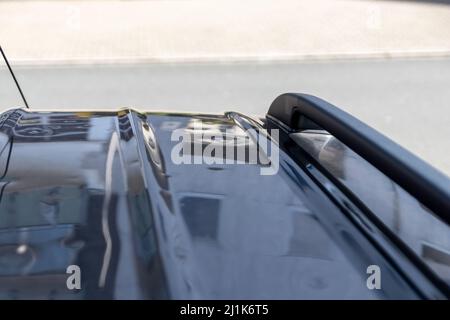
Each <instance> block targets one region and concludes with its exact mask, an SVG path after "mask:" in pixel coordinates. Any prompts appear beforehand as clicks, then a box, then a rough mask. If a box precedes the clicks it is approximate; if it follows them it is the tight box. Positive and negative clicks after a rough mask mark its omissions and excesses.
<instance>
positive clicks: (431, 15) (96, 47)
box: [0, 0, 450, 175]
mask: <svg viewBox="0 0 450 320" xmlns="http://www.w3.org/2000/svg"><path fill="white" fill-rule="evenodd" d="M0 44H1V45H2V47H3V49H4V51H5V52H6V54H7V55H8V57H9V60H10V62H11V64H12V65H13V68H14V70H15V72H16V75H17V77H18V80H19V82H20V83H21V86H22V89H23V91H24V93H25V96H26V97H27V100H28V103H29V104H30V105H31V107H32V108H34V109H40V108H45V109H49V108H51V109H74V108H80V109H86V108H95V109H110V108H120V107H134V108H137V109H142V110H170V111H199V112H213V113H221V112H223V111H227V110H234V111H240V112H243V113H246V114H250V115H261V116H262V115H264V114H265V113H266V111H267V110H268V108H269V105H270V103H271V102H272V101H273V99H274V98H275V97H276V96H277V95H279V94H281V93H284V92H302V93H309V94H313V95H316V96H319V97H321V98H323V99H325V100H328V101H329V102H331V103H333V104H335V105H337V106H339V107H341V108H342V109H344V110H346V111H347V112H349V113H351V114H353V115H354V116H356V117H358V118H360V119H361V120H363V121H364V122H366V123H368V124H369V125H371V126H372V127H374V128H376V129H377V130H379V131H381V132H382V133H384V134H385V135H387V136H388V137H390V138H391V139H393V140H394V141H396V142H398V143H399V144H401V145H403V146H404V147H406V148H407V149H409V150H411V151H412V152H414V153H415V154H417V155H418V156H420V157H421V158H423V159H424V160H426V161H428V162H430V163H431V164H433V165H434V166H435V167H437V168H438V169H440V170H441V171H442V172H444V173H446V174H447V175H450V1H444V0H442V1H374V0H314V1H300V0H295V1H294V0H240V1H234V0H227V1H222V0H208V1H206V0H166V1H163V0H151V1H150V0H149V1H145V0H139V1H138V0H135V1H132V0H128V1H126V0H123V1H118V0H116V1H114V0H97V1H90V0H89V1H88V0H59V1H56V0H53V1H38V0H27V1H25V0H15V1H4V0H0ZM22 105H23V103H22V101H21V100H20V96H19V94H18V92H17V90H16V88H15V86H14V83H13V81H12V79H11V78H10V75H9V73H8V71H7V69H6V67H5V65H4V63H3V61H1V63H0V111H2V110H5V109H8V108H12V107H16V106H22Z"/></svg>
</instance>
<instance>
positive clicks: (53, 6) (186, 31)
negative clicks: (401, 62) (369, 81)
mask: <svg viewBox="0 0 450 320" xmlns="http://www.w3.org/2000/svg"><path fill="white" fill-rule="evenodd" d="M0 39H1V44H2V45H3V47H4V49H5V50H6V51H7V53H8V55H9V57H10V59H11V61H13V62H14V63H16V64H44V65H47V64H58V63H59V64H79V63H99V62H101V63H118V62H125V63H129V62H132V63H135V62H137V61H139V62H146V63H148V62H152V63H153V62H174V61H184V62H186V61H189V62H197V61H255V60H256V61H261V60H264V61H266V60H270V61H273V60H282V61H285V60H305V59H306V60H309V59H334V58H341V57H344V58H349V57H350V58H355V57H405V56H407V57H411V56H413V57H417V56H420V57H422V56H449V55H450V6H449V5H448V4H445V2H444V3H442V1H438V2H436V1H371V0H314V1H302V0H278V1H273V0H246V1H242V0H226V1H223V0H215V1H211V0H178V1H177V0H172V1H161V0H153V1H114V0H110V1H104V0H103V1H86V0H73V1H69V0H62V1H0Z"/></svg>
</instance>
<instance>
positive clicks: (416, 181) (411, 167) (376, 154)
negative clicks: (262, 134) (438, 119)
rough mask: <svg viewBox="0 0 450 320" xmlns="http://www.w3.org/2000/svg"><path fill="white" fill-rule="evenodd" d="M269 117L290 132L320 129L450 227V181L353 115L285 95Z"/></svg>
mask: <svg viewBox="0 0 450 320" xmlns="http://www.w3.org/2000/svg"><path fill="white" fill-rule="evenodd" d="M266 117H267V120H268V121H271V120H272V122H273V120H274V119H275V123H276V124H280V122H281V124H282V125H281V126H282V127H284V129H285V130H288V131H290V132H295V131H301V130H306V129H317V125H318V126H320V128H322V129H323V130H326V131H328V132H329V133H330V134H332V135H333V136H335V137H336V138H337V139H339V140H340V141H341V142H343V143H344V144H346V145H347V146H348V147H349V148H351V149H352V150H353V151H355V152H356V153H357V154H359V155H360V156H361V157H363V158H364V159H365V160H367V161H368V162H370V163H371V164H372V165H373V166H374V167H376V168H377V169H378V170H380V171H381V172H383V173H384V174H385V175H386V176H387V177H389V178H390V179H392V180H393V181H394V182H396V183H397V184H398V185H399V186H401V187H402V188H403V189H404V190H406V191H407V192H409V193H410V194H411V195H412V196H413V197H415V198H416V199H417V200H418V201H419V202H421V203H422V204H423V205H425V206H426V207H427V208H428V209H430V210H431V211H432V212H433V213H434V214H435V215H436V216H438V217H440V218H441V219H442V220H444V221H445V222H446V223H448V224H450V179H449V178H448V177H447V176H445V175H444V174H442V173H441V172H439V171H438V170H436V169H434V168H433V167H431V166H430V165H429V164H427V163H425V162H424V161H423V160H421V159H419V158H418V157H417V156H415V155H413V154H412V153H410V152H409V151H407V150H405V149H404V148H402V147H401V146H399V145H398V144H396V143H394V142H393V141H392V140H390V139H388V138H387V137H385V136H384V135H382V134H381V133H379V132H378V131H376V130H374V129H373V128H371V127H369V126H368V125H366V124H364V123H363V122H361V121H359V120H358V119H356V118H354V117H353V116H351V115H350V114H348V113H346V112H344V111H342V110H341V109H339V108H337V107H335V106H333V105H332V104H330V103H328V102H326V101H324V100H322V99H319V98H317V97H315V96H311V95H307V94H300V93H285V94H282V95H280V96H278V97H277V98H276V99H275V100H274V101H273V102H272V104H271V106H270V108H269V112H268V113H267V116H266ZM311 121H312V122H311Z"/></svg>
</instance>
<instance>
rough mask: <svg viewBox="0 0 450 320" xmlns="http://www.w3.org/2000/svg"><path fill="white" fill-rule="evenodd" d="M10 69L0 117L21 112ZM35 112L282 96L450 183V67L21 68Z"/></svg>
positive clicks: (257, 104)
mask: <svg viewBox="0 0 450 320" xmlns="http://www.w3.org/2000/svg"><path fill="white" fill-rule="evenodd" d="M6 71H7V70H6V69H5V68H1V69H0V109H5V108H8V107H12V106H14V105H17V104H20V100H19V98H18V93H17V92H16V90H15V88H14V87H13V83H12V81H11V80H10V79H9V75H8V74H7V72H6ZM16 73H17V75H18V78H19V79H20V81H21V83H22V86H23V89H24V91H25V93H26V96H27V98H28V100H29V103H30V104H31V106H32V107H35V108H41V107H51V108H62V109H64V108H78V107H82V108H90V107H93V108H94V107H95V108H108V107H109V108H111V107H113V108H115V107H120V106H134V107H137V108H143V109H149V110H150V109H164V110H182V111H188V110H192V111H203V112H222V111H224V110H236V111H241V112H245V113H249V114H260V115H262V114H264V113H265V112H266V111H267V109H268V107H269V104H270V102H271V101H272V100H273V99H274V98H275V97H276V96H277V95H278V94H279V93H282V92H289V91H291V92H292V91H294V92H306V93H311V94H314V95H317V96H320V97H322V98H324V99H326V100H328V101H330V102H332V103H334V104H336V105H338V106H340V107H342V108H343V109H345V110H346V111H348V112H350V113H352V114H353V115H355V116H357V117H359V118H360V119H362V120H363V121H365V122H367V123H369V124H370V125H372V126H373V127H375V128H376V129H378V130H380V131H381V132H383V133H384V134H386V135H387V136H389V137H391V138H392V139H394V140H395V141H397V142H399V143H400V144H402V145H404V146H405V147H407V148H408V149H410V150H411V151H413V152H415V153H416V154H418V155H419V156H421V157H422V158H424V159H425V160H427V161H429V162H431V163H432V164H434V165H435V166H436V167H437V168H439V169H441V170H442V171H444V172H446V173H447V174H448V175H450V90H449V88H450V59H449V58H445V59H444V58H442V59H428V60H387V61H382V60H366V61H358V60H356V61H333V62H325V61H320V62H318V61H317V62H309V63H306V62H297V63H245V64H244V63H241V64H239V63H235V64H196V65H189V64H154V65H142V64H141V65H127V64H123V65H103V66H99V65H92V66H72V67H70V66H57V67H45V66H42V67H20V68H17V70H16Z"/></svg>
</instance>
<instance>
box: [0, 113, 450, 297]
mask: <svg viewBox="0 0 450 320" xmlns="http://www.w3.org/2000/svg"><path fill="white" fill-rule="evenodd" d="M198 121H201V122H203V123H204V124H206V125H207V128H206V130H210V131H212V132H219V133H223V132H225V130H227V129H229V130H231V131H232V132H234V133H233V134H234V135H235V136H236V137H237V138H239V137H242V136H245V135H246V134H245V132H244V131H243V130H244V129H246V127H247V126H248V127H258V126H259V124H257V123H256V122H255V123H253V122H251V121H250V120H248V119H247V120H246V119H244V118H239V117H236V116H233V115H231V114H228V115H227V116H226V115H197V114H196V115H193V114H166V113H139V112H137V111H134V110H130V109H126V110H120V111H117V112H32V111H25V110H22V109H17V110H11V111H9V112H6V113H4V114H2V116H1V117H0V138H1V140H0V144H1V145H0V172H3V174H2V178H1V180H0V187H1V189H0V190H1V191H0V192H1V193H0V298H8V299H23V298H32V299H47V298H55V299H113V298H115V299H166V298H175V299H202V298H203V299H314V298H324V299H329V298H342V299H348V298H353V299H374V298H375V299H378V298H405V299H415V298H423V297H429V298H442V297H445V296H444V295H443V294H442V292H441V291H440V290H439V289H437V288H435V287H434V286H433V285H432V283H430V282H429V281H428V280H427V278H426V277H425V276H424V275H423V274H422V273H421V272H420V271H419V270H418V269H417V268H416V267H415V266H414V265H413V264H412V263H411V262H410V261H409V260H408V259H407V258H405V257H404V256H403V254H402V252H401V251H400V250H399V249H398V248H397V247H395V245H393V244H392V243H391V242H389V241H388V240H383V239H384V236H383V235H382V233H381V232H380V231H379V230H378V229H376V228H375V227H374V226H373V225H371V223H370V221H369V222H367V223H366V225H365V228H366V229H369V230H370V231H368V230H362V229H363V228H362V227H361V225H358V223H355V219H354V218H352V214H353V216H354V215H359V213H358V212H357V209H354V211H355V212H356V213H355V212H354V213H351V211H352V210H353V209H351V208H352V207H351V201H349V200H348V199H347V198H346V197H345V195H341V194H339V192H338V191H336V192H334V196H331V195H330V194H329V192H328V193H327V192H324V190H323V187H322V186H323V185H325V184H328V186H329V187H330V188H332V186H333V184H332V183H331V182H330V181H329V180H327V178H326V177H325V176H321V177H320V179H322V181H321V182H320V183H318V181H315V180H314V179H313V178H312V175H311V172H307V170H305V168H306V163H305V168H304V167H302V166H301V165H299V164H300V163H299V162H298V161H294V160H293V159H292V158H291V157H290V156H289V154H288V153H285V152H284V151H283V152H282V153H281V154H280V170H279V173H277V174H275V175H271V176H262V175H260V171H259V169H260V167H261V164H259V163H257V164H240V165H236V164H205V163H201V164H196V165H194V164H181V165H177V164H175V163H174V162H173V161H172V159H171V153H172V150H173V148H174V146H175V145H176V144H177V143H178V141H172V140H171V134H172V132H173V130H175V129H183V130H195V129H192V128H193V127H192V124H193V123H195V122H198ZM260 129H261V130H262V129H263V128H262V127H260ZM193 143H194V144H195V143H198V142H197V141H194V142H193ZM280 143H283V142H280ZM307 166H308V168H309V169H308V170H309V171H314V166H313V164H308V165H307ZM317 174H319V173H317ZM337 197H338V198H339V199H340V200H339V201H347V203H348V204H349V207H347V208H346V207H345V206H343V205H342V204H340V203H339V202H338V200H336V199H337ZM349 208H350V209H349ZM368 232H371V233H372V234H373V235H375V236H376V237H378V238H381V239H378V240H376V239H375V238H376V237H375V236H372V237H371V236H368V235H367V233H368ZM383 241H384V242H383ZM388 251H389V252H388ZM74 264H75V265H78V266H80V268H81V271H82V277H81V279H82V285H81V290H74V291H71V290H69V289H67V286H66V280H67V278H68V276H69V275H68V274H66V268H67V267H68V266H69V265H74ZM372 264H376V265H379V266H380V267H381V269H382V270H383V279H384V280H383V287H382V290H378V291H371V290H368V289H367V287H366V278H367V274H366V268H367V266H368V265H372Z"/></svg>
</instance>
